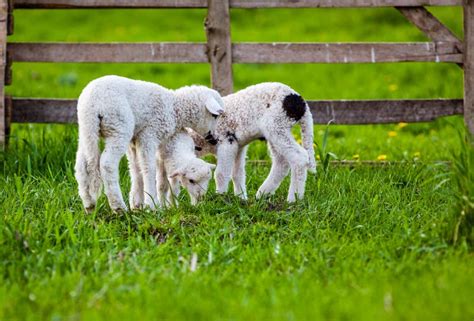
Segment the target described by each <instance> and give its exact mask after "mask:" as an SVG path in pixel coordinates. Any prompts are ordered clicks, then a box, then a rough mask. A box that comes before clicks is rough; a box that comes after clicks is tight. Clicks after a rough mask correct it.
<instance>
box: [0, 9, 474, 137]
mask: <svg viewBox="0 0 474 321" xmlns="http://www.w3.org/2000/svg"><path fill="white" fill-rule="evenodd" d="M424 6H463V7H464V33H465V36H464V39H463V40H461V39H459V38H458V37H457V36H456V35H455V34H453V33H452V32H451V31H450V30H449V29H448V28H447V27H446V26H445V25H444V24H443V23H442V22H440V21H439V20H438V19H437V18H436V17H435V16H433V15H432V14H431V13H430V12H429V11H428V10H427V9H425V8H424ZM341 7H346V8H347V7H354V8H357V7H394V8H395V9H396V10H398V11H399V12H400V13H401V14H402V15H403V16H404V17H405V18H406V19H407V20H408V21H410V22H411V23H412V24H413V25H415V26H416V27H417V28H418V29H420V30H421V31H422V32H423V33H425V34H426V36H427V37H428V38H429V39H430V42H413V43H232V40H231V30H230V9H231V8H341ZM58 8H62V9H65V8H103V9H106V8H207V9H208V15H207V19H206V22H205V28H206V36H207V43H176V42H174V43H168V42H158V43H9V42H7V34H11V33H12V32H13V15H12V12H13V9H58ZM15 62H89V63H104V62H106V63H123V62H131V63H135V62H137V63H138V62H145V63H209V64H210V65H211V81H212V86H213V87H214V88H215V89H217V90H219V92H220V93H221V94H223V95H225V94H228V93H231V92H232V90H233V75H232V64H234V63H331V64H332V63H338V64H339V63H342V64H344V63H393V62H439V63H455V64H458V65H459V66H460V67H461V68H463V71H464V79H465V90H464V93H465V94H464V99H463V100H462V99H431V100H358V101H345V100H338V101H309V105H310V108H311V111H312V112H313V114H314V119H315V123H318V124H325V123H327V122H328V121H330V120H334V121H335V123H336V124H373V123H392V122H401V121H404V122H425V121H431V120H434V119H436V118H439V117H444V116H450V115H464V118H465V122H466V125H467V126H468V128H469V130H470V131H471V132H472V133H474V90H472V87H473V86H474V65H473V64H474V0H160V1H158V0H116V1H110V0H0V73H1V74H3V75H4V76H3V77H1V76H0V144H3V143H4V142H5V139H6V135H7V134H8V129H9V126H10V123H11V122H18V123H25V122H26V123H75V122H76V121H77V117H76V100H73V99H37V98H14V97H13V98H11V97H5V96H4V86H5V85H8V84H9V83H10V82H11V81H12V77H11V65H12V63H15ZM439 81H442V80H441V79H440V80H439Z"/></svg>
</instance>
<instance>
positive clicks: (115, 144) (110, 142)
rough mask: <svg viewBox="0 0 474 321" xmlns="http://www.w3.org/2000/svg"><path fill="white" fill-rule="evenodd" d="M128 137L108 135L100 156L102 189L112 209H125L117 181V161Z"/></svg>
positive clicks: (121, 154) (123, 150)
mask: <svg viewBox="0 0 474 321" xmlns="http://www.w3.org/2000/svg"><path fill="white" fill-rule="evenodd" d="M129 141H130V137H109V138H106V139H105V148H104V151H103V152H102V155H101V156H100V175H101V177H102V181H103V183H104V191H105V194H106V195H107V198H108V200H109V204H110V207H111V208H112V210H113V211H119V210H124V211H126V210H127V206H126V205H125V202H124V201H123V197H122V192H121V190H120V182H119V163H120V159H121V158H122V156H123V155H125V153H126V150H127V145H128V143H129Z"/></svg>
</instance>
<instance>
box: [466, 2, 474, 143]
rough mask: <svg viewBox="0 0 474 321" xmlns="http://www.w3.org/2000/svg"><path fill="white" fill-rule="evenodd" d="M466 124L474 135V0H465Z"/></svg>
mask: <svg viewBox="0 0 474 321" xmlns="http://www.w3.org/2000/svg"><path fill="white" fill-rule="evenodd" d="M464 122H465V123H466V127H467V128H468V130H469V132H470V133H471V134H472V135H474V0H464Z"/></svg>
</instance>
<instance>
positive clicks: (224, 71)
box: [205, 0, 234, 95]
mask: <svg viewBox="0 0 474 321" xmlns="http://www.w3.org/2000/svg"><path fill="white" fill-rule="evenodd" d="M208 5H209V10H208V13H207V18H206V22H205V27H206V35H207V54H208V57H209V62H210V63H211V82H212V87H213V88H214V89H215V90H217V91H218V92H219V93H220V94H221V95H228V94H230V93H232V91H233V88H234V81H233V76H232V46H231V38H230V14H229V0H208Z"/></svg>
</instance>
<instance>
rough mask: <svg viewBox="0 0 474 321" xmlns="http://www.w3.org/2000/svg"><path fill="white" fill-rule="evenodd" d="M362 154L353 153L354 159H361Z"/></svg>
mask: <svg viewBox="0 0 474 321" xmlns="http://www.w3.org/2000/svg"><path fill="white" fill-rule="evenodd" d="M359 158H360V156H359V154H355V155H352V159H355V160H359Z"/></svg>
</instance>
